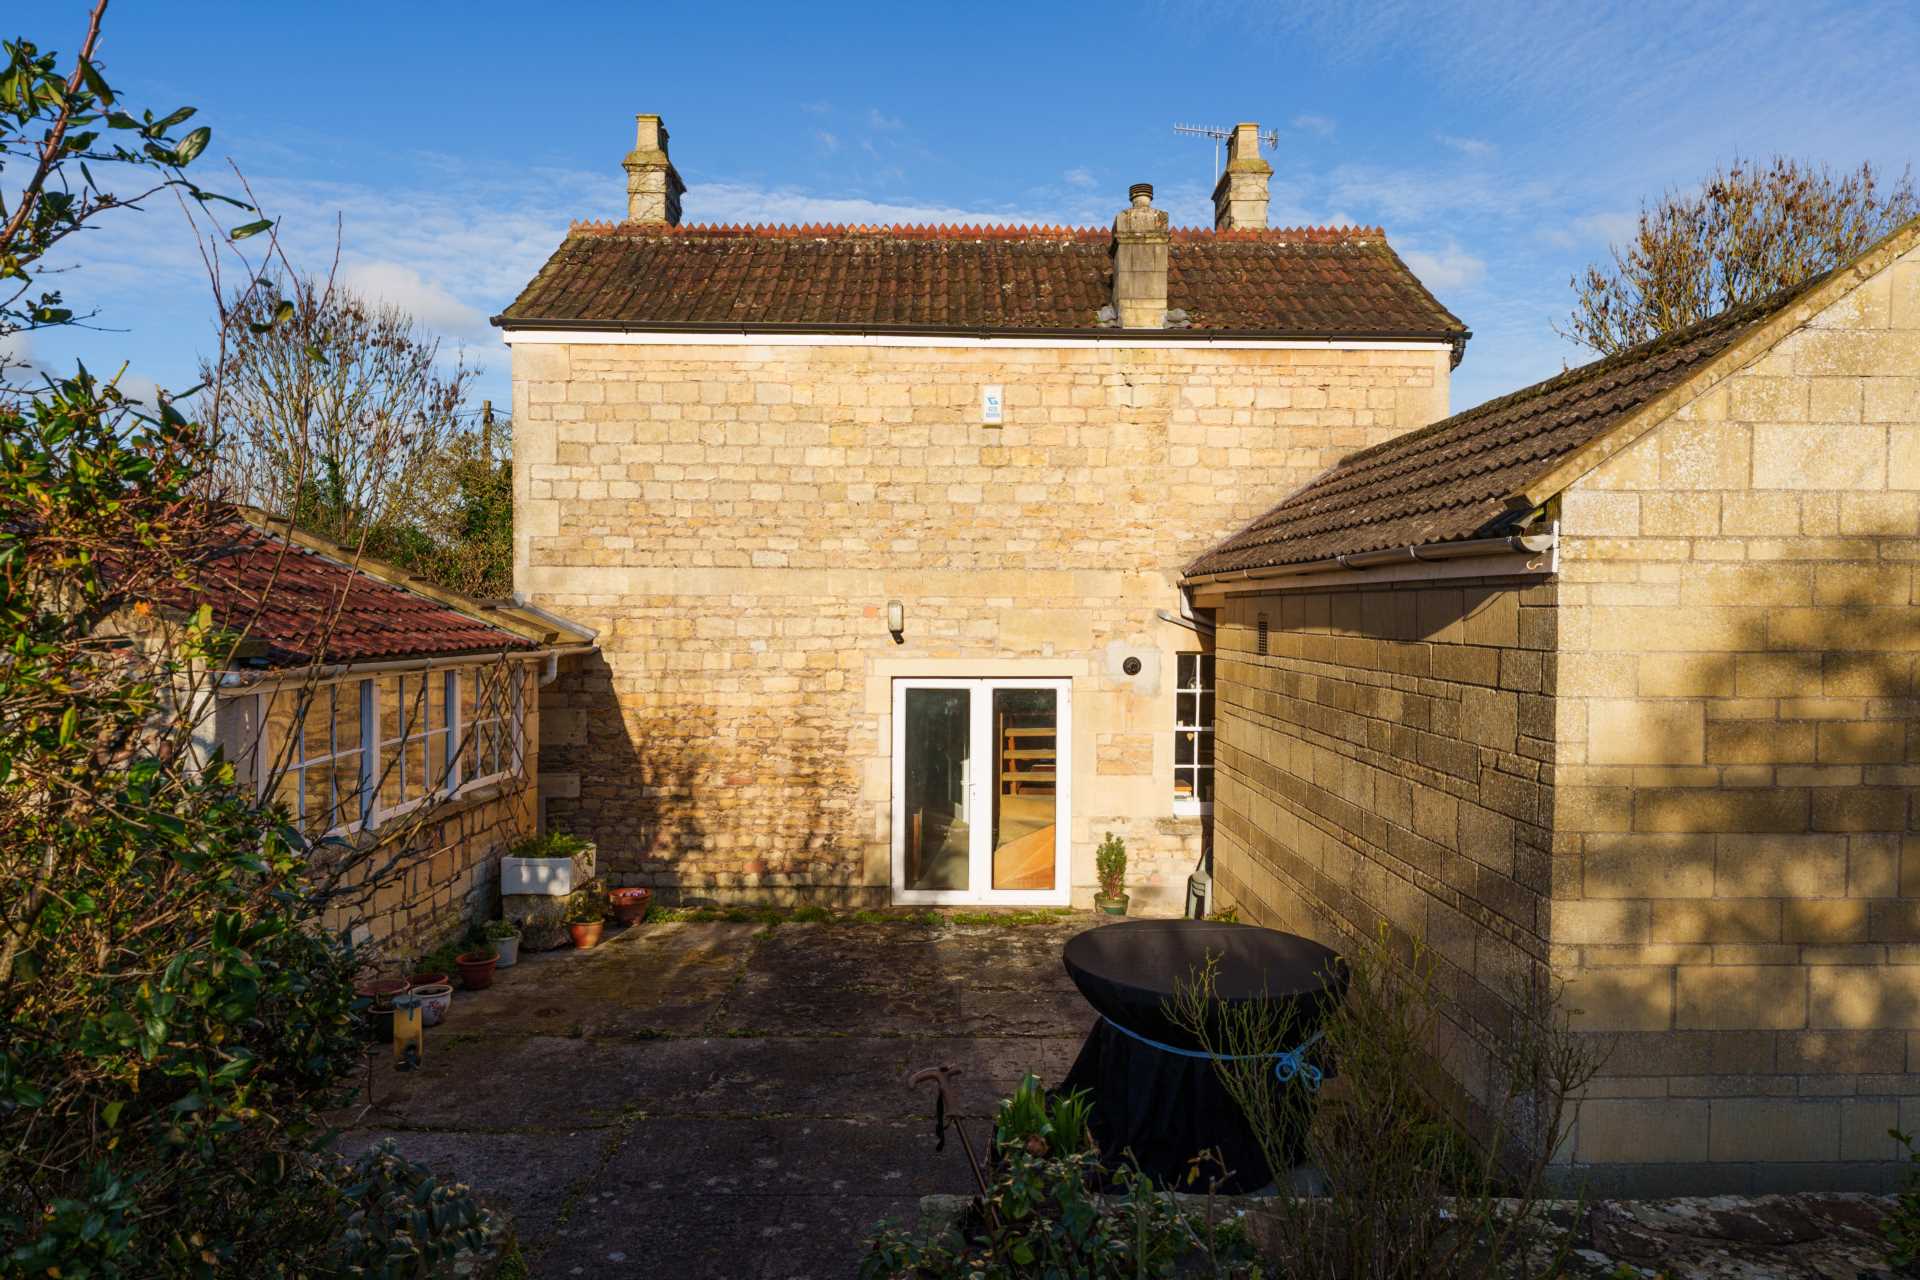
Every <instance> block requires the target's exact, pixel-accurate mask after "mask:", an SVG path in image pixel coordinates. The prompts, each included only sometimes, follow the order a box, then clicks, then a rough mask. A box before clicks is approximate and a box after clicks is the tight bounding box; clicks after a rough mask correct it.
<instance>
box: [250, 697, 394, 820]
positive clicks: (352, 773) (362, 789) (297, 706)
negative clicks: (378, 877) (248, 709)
mask: <svg viewBox="0 0 1920 1280" xmlns="http://www.w3.org/2000/svg"><path fill="white" fill-rule="evenodd" d="M363 683H364V682H362V681H354V682H351V683H343V684H321V685H311V686H305V687H295V688H288V689H276V690H274V691H273V692H271V693H264V694H261V695H260V698H259V700H260V710H259V715H260V721H259V723H260V724H261V726H262V732H261V735H260V747H259V749H260V765H259V767H258V768H257V769H256V772H257V774H258V775H259V777H260V779H261V785H262V787H263V788H264V787H265V785H266V784H267V783H268V782H269V781H270V782H271V783H272V787H273V797H274V798H275V799H277V800H280V801H283V802H284V803H285V804H286V806H287V811H288V812H289V813H290V814H292V816H293V818H294V820H295V821H296V822H298V823H299V825H300V826H301V828H302V829H304V830H306V831H310V832H312V833H314V834H316V835H324V834H327V833H330V832H335V831H340V830H342V829H344V828H347V827H351V826H354V825H357V824H358V823H360V822H361V821H363V820H364V819H365V817H366V796H367V785H366V784H367V779H366V722H367V714H366V713H367V706H366V693H365V690H364V689H362V688H361V685H362V684H363Z"/></svg>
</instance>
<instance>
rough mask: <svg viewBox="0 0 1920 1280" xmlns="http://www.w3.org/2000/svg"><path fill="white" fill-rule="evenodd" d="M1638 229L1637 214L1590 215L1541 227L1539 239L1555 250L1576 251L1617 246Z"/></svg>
mask: <svg viewBox="0 0 1920 1280" xmlns="http://www.w3.org/2000/svg"><path fill="white" fill-rule="evenodd" d="M1639 228H1640V215H1639V214H1637V213H1624V212H1613V213H1590V214H1587V215H1586V216H1585V217H1580V218H1575V219H1574V220H1573V221H1572V222H1570V223H1568V224H1566V225H1565V226H1560V227H1543V228H1541V230H1540V233H1539V234H1540V238H1541V239H1542V240H1545V241H1546V242H1547V243H1548V244H1550V245H1552V246H1554V247H1555V248H1556V249H1579V248H1583V247H1590V246H1592V245H1595V244H1609V245H1613V244H1621V243H1624V242H1625V241H1627V240H1630V239H1632V238H1633V235H1634V233H1635V232H1636V231H1638V230H1639Z"/></svg>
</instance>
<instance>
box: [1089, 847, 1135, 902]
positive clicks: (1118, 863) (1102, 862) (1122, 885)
mask: <svg viewBox="0 0 1920 1280" xmlns="http://www.w3.org/2000/svg"><path fill="white" fill-rule="evenodd" d="M1093 877H1094V879H1096V880H1098V881H1099V882H1100V894H1101V896H1102V897H1106V898H1117V897H1119V896H1120V895H1121V894H1123V893H1125V892H1126V891H1127V842H1126V841H1125V840H1122V839H1121V838H1120V837H1119V836H1116V835H1115V834H1113V832H1111V831H1109V832H1107V838H1106V839H1104V840H1102V841H1101V842H1100V847H1099V848H1098V849H1095V850H1094V851H1093Z"/></svg>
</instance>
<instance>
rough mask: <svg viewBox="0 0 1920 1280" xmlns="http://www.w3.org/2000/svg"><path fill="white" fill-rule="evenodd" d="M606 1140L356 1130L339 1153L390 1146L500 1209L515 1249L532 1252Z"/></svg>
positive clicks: (581, 1188) (587, 1178) (590, 1174)
mask: <svg viewBox="0 0 1920 1280" xmlns="http://www.w3.org/2000/svg"><path fill="white" fill-rule="evenodd" d="M607 1137H608V1135H605V1134H573V1135H570V1134H564V1133H553V1134H547V1133H541V1134H520V1133H508V1134H500V1133H461V1132H458V1131H452V1132H432V1133H424V1132H419V1131H397V1132H396V1131H389V1130H380V1129H361V1130H356V1131H354V1132H353V1133H350V1134H348V1135H347V1136H346V1138H345V1139H343V1140H342V1141H341V1143H340V1144H339V1148H340V1151H341V1153H342V1154H343V1155H346V1156H348V1157H353V1156H357V1155H359V1154H360V1153H361V1152H362V1151H364V1150H366V1149H367V1148H368V1147H370V1146H372V1145H373V1144H374V1143H376V1142H378V1141H380V1140H381V1139H382V1138H392V1139H393V1141H394V1145H395V1146H397V1147H399V1149H400V1154H402V1155H404V1156H405V1157H406V1158H407V1159H409V1160H412V1161H413V1162H414V1163H416V1164H424V1165H426V1166H427V1167H428V1168H431V1169H433V1170H435V1171H436V1172H439V1173H441V1174H444V1175H446V1176H449V1177H453V1178H457V1179H459V1180H460V1181H461V1182H464V1183H467V1184H468V1185H470V1186H472V1187H473V1188H474V1189H475V1190H476V1191H477V1192H479V1194H480V1196H481V1198H482V1199H483V1200H485V1201H486V1202H487V1204H488V1206H489V1207H496V1208H505V1209H506V1211H507V1212H508V1213H510V1214H512V1215H513V1223H514V1229H515V1231H517V1232H518V1234H519V1237H520V1242H521V1246H522V1248H523V1249H535V1250H537V1249H538V1248H540V1247H541V1246H542V1245H544V1243H545V1242H546V1241H547V1240H548V1239H549V1238H551V1236H552V1235H553V1232H554V1228H555V1226H556V1225H557V1224H558V1221H559V1218H560V1214H561V1211H562V1210H563V1209H564V1208H565V1207H566V1205H567V1203H568V1202H569V1201H570V1200H571V1199H573V1198H574V1197H575V1196H577V1195H582V1194H585V1193H586V1192H587V1191H589V1190H591V1186H592V1182H593V1179H594V1174H595V1172H596V1170H598V1168H599V1166H600V1159H601V1148H602V1147H603V1146H604V1144H605V1143H606V1141H607ZM583 1153H584V1156H585V1158H584V1159H583V1158H582V1155H583Z"/></svg>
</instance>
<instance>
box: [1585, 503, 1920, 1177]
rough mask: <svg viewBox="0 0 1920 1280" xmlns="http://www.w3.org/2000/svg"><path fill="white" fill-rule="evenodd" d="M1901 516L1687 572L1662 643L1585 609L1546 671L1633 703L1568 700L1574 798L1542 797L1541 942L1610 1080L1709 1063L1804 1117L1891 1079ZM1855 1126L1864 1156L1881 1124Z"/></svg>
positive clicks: (1907, 970)
mask: <svg viewBox="0 0 1920 1280" xmlns="http://www.w3.org/2000/svg"><path fill="white" fill-rule="evenodd" d="M1868 496H1869V497H1871V498H1876V499H1884V500H1888V501H1900V500H1903V499H1907V498H1911V496H1912V495H1899V494H1884V495H1881V494H1875V495H1868ZM1842 497H1843V500H1844V497H1845V495H1843V496H1842ZM1808 501H1809V502H1811V498H1810V499H1808ZM1906 505H1907V506H1908V508H1909V510H1908V513H1907V514H1906V516H1905V518H1904V519H1900V518H1897V517H1896V518H1894V519H1889V520H1885V521H1875V522H1872V523H1866V522H1862V523H1858V524H1856V525H1855V527H1854V528H1852V529H1850V530H1849V531H1848V533H1847V536H1846V537H1844V538H1842V537H1827V538H1812V537H1803V538H1800V539H1786V540H1782V541H1780V542H1778V543H1775V544H1772V545H1773V546H1774V547H1775V548H1777V551H1778V553H1779V554H1782V555H1789V556H1796V557H1803V558H1794V559H1784V558H1783V559H1770V560H1764V561H1762V560H1753V559H1748V560H1744V561H1734V562H1728V563H1725V564H1704V563H1701V562H1698V561H1695V562H1692V563H1690V564H1688V565H1686V566H1684V569H1683V573H1682V575H1681V579H1680V581H1679V582H1678V583H1677V584H1676V590H1677V593H1678V599H1677V601H1676V602H1674V603H1673V604H1672V605H1671V606H1670V607H1669V608H1668V609H1667V610H1665V611H1663V613H1664V625H1663V624H1662V623H1663V619H1662V617H1661V616H1660V615H1657V614H1656V612H1655V611H1654V610H1652V609H1643V610H1639V612H1641V613H1645V614H1647V615H1648V621H1649V622H1651V623H1652V624H1653V625H1646V626H1641V625H1637V624H1636V622H1635V620H1634V619H1633V618H1631V617H1625V616H1616V617H1614V618H1612V619H1608V618H1607V617H1605V616H1604V615H1605V614H1607V613H1608V612H1609V610H1607V609H1603V608H1601V607H1599V606H1597V605H1596V606H1595V607H1594V609H1593V610H1592V612H1593V614H1594V622H1595V626H1594V631H1593V635H1592V637H1591V643H1590V646H1589V649H1588V651H1587V652H1586V653H1584V654H1570V655H1567V656H1565V657H1563V661H1565V662H1586V663H1589V664H1591V665H1590V666H1589V668H1588V670H1587V672H1586V673H1584V674H1585V675H1586V677H1587V678H1589V679H1591V678H1593V677H1594V673H1595V672H1597V671H1599V670H1601V668H1602V667H1603V666H1605V665H1609V664H1610V665H1612V666H1613V667H1614V669H1615V670H1617V671H1620V672H1622V673H1624V672H1625V670H1626V669H1627V664H1632V665H1633V666H1634V667H1635V669H1636V671H1635V678H1636V680H1637V684H1636V686H1635V688H1634V689H1633V690H1632V696H1630V697H1626V696H1621V697H1609V696H1591V697H1586V698H1584V699H1582V700H1583V701H1584V703H1585V704H1586V705H1585V714H1586V717H1587V720H1586V723H1585V725H1584V730H1585V732H1584V740H1585V743H1586V747H1587V754H1586V758H1585V762H1584V766H1583V767H1582V768H1581V769H1580V770H1578V771H1577V772H1578V773H1579V775H1580V782H1581V784H1582V785H1579V786H1568V787H1565V788H1563V789H1562V790H1561V792H1560V794H1559V795H1558V796H1557V801H1558V802H1559V804H1560V805H1561V807H1562V810H1563V814H1564V817H1563V820H1562V822H1561V823H1560V827H1561V829H1562V830H1563V831H1565V830H1572V831H1577V832H1581V833H1582V834H1581V835H1580V837H1579V838H1580V841H1581V847H1580V849H1579V855H1578V857H1579V862H1578V871H1577V876H1569V877H1567V878H1566V879H1565V881H1564V883H1563V884H1562V887H1561V888H1560V890H1559V891H1558V892H1557V893H1556V902H1555V910H1556V912H1558V913H1561V918H1560V920H1559V921H1557V923H1556V927H1555V929H1554V934H1555V937H1556V941H1560V940H1568V941H1570V942H1572V943H1574V944H1576V945H1577V947H1578V950H1579V953H1580V960H1581V965H1580V967H1581V970H1582V976H1581V981H1580V983H1579V984H1578V988H1577V993H1578V995H1579V997H1580V998H1578V999H1576V1000H1575V1003H1576V1004H1581V1005H1583V1006H1585V1007H1584V1008H1583V1009H1582V1011H1581V1015H1580V1018H1581V1020H1582V1021H1584V1022H1585V1023H1586V1024H1587V1025H1588V1026H1590V1027H1592V1028H1593V1029H1595V1030H1596V1031H1602V1030H1604V1031H1608V1032H1612V1033H1617V1035H1618V1037H1619V1041H1620V1048H1619V1052H1617V1053H1615V1054H1614V1055H1613V1058H1612V1060H1611V1061H1610V1062H1609V1064H1608V1067H1607V1069H1606V1074H1607V1075H1609V1076H1612V1077H1615V1078H1625V1077H1658V1076H1674V1077H1687V1076H1694V1075H1698V1074H1701V1073H1702V1071H1703V1070H1704V1068H1703V1067H1702V1066H1701V1061H1696V1059H1700V1060H1702V1061H1704V1060H1706V1059H1707V1058H1710V1059H1711V1060H1712V1061H1714V1062H1716V1063H1719V1064H1722V1065H1719V1066H1715V1067H1713V1068H1712V1070H1714V1071H1725V1072H1734V1071H1738V1072H1743V1073H1752V1074H1756V1075H1771V1076H1775V1077H1802V1078H1806V1077H1827V1079H1826V1080H1825V1081H1824V1082H1822V1083H1821V1084H1820V1085H1819V1086H1818V1088H1817V1090H1813V1091H1809V1090H1805V1089H1803V1090H1800V1093H1805V1094H1808V1095H1809V1096H1806V1097H1804V1098H1802V1099H1801V1100H1802V1101H1803V1102H1806V1103H1808V1104H1813V1105H1818V1104H1816V1103H1815V1100H1814V1098H1813V1097H1812V1096H1811V1092H1815V1091H1817V1092H1822V1093H1830V1092H1832V1091H1833V1090H1835V1089H1836V1088H1838V1087H1839V1085H1840V1084H1841V1083H1842V1081H1841V1080H1838V1079H1834V1077H1847V1078H1849V1080H1848V1084H1849V1087H1848V1089H1847V1092H1848V1093H1849V1095H1851V1094H1852V1092H1853V1090H1852V1088H1851V1084H1853V1083H1858V1084H1859V1085H1860V1091H1861V1092H1862V1093H1870V1092H1874V1091H1875V1088H1876V1086H1874V1082H1873V1081H1872V1080H1870V1079H1865V1078H1864V1077H1870V1076H1872V1077H1880V1078H1881V1079H1886V1078H1890V1077H1893V1076H1897V1075H1899V1074H1900V1073H1904V1072H1905V1071H1907V1070H1909V1069H1910V1066H1911V1064H1910V1063H1909V1062H1908V1060H1907V1056H1906V1055H1907V1050H1906V1045H1905V1039H1906V1034H1907V1032H1908V1031H1910V1030H1916V1029H1920V967H1912V966H1911V962H1912V961H1914V960H1916V959H1920V955H1916V954H1915V952H1914V949H1913V945H1912V944H1915V943H1920V846H1913V841H1914V833H1915V832H1916V831H1920V812H1917V811H1916V807H1915V801H1914V796H1915V792H1916V783H1920V727H1916V718H1917V716H1916V713H1917V710H1920V703H1917V702H1916V688H1915V684H1914V678H1915V659H1916V654H1920V609H1916V607H1915V596H1914V591H1915V581H1914V573H1913V566H1914V561H1913V560H1912V559H1910V558H1909V557H1911V556H1913V554H1914V553H1915V550H1916V544H1915V541H1914V529H1913V527H1912V523H1913V515H1912V513H1911V505H1912V504H1911V503H1907V504H1906ZM1766 545H1767V544H1755V545H1751V546H1750V548H1749V554H1751V552H1752V550H1754V549H1758V548H1759V547H1764V546H1766ZM1614 612H1616V614H1618V613H1619V611H1614ZM1626 612H1627V613H1631V612H1634V611H1632V610H1628V611H1626ZM1569 674H1571V673H1569ZM1623 692H1624V691H1623ZM1910 846H1912V847H1910ZM1910 854H1912V855H1914V856H1909V855H1910ZM1640 948H1645V949H1646V950H1645V951H1644V953H1642V954H1641V955H1638V956H1636V954H1635V953H1636V951H1637V950H1638V949H1640ZM1663 950H1664V952H1665V953H1675V952H1676V951H1678V952H1679V953H1680V955H1681V958H1680V959H1678V960H1677V961H1676V960H1674V959H1671V958H1670V954H1662V951H1663ZM1703 1055H1705V1057H1703ZM1775 1092H1776V1093H1777V1090H1776V1091H1775ZM1794 1096H1799V1095H1798V1094H1796V1095H1794ZM1701 1105H1702V1106H1705V1105H1706V1103H1705V1101H1704V1100H1703V1101H1702V1103H1701ZM1827 1105H1832V1106H1833V1107H1835V1108H1836V1109H1837V1108H1838V1106H1839V1104H1838V1103H1837V1102H1831V1103H1830V1104H1827ZM1883 1110H1886V1111H1887V1112H1888V1115H1889V1116H1891V1115H1893V1114H1895V1113H1896V1112H1895V1108H1894V1104H1893V1103H1892V1102H1888V1103H1887V1104H1886V1106H1885V1107H1884V1108H1883ZM1912 1118H1913V1117H1912V1116H1911V1115H1902V1116H1901V1120H1902V1122H1903V1123H1907V1122H1911V1120H1912ZM1862 1123H1863V1124H1864V1122H1862ZM1866 1127H1870V1128H1872V1129H1873V1136H1874V1137H1875V1139H1876V1142H1877V1140H1878V1139H1879V1136H1880V1134H1881V1133H1882V1132H1883V1131H1884V1129H1885V1128H1886V1127H1890V1126H1886V1125H1870V1126H1866ZM1833 1128H1834V1132H1835V1133H1836V1134H1837V1133H1838V1131H1839V1124H1838V1121H1837V1119H1836V1122H1835V1124H1834V1126H1833ZM1878 1145H1879V1146H1880V1147H1882V1148H1884V1149H1883V1150H1881V1151H1880V1153H1879V1156H1878V1157H1877V1158H1885V1159H1892V1158H1893V1157H1894V1155H1895V1152H1894V1150H1893V1148H1892V1145H1891V1143H1890V1142H1887V1143H1879V1144H1878ZM1835 1155H1836V1156H1837V1155H1839V1153H1838V1152H1836V1153H1835ZM1864 1155H1865V1147H1861V1148H1860V1149H1859V1150H1858V1151H1856V1152H1855V1153H1854V1154H1853V1155H1852V1156H1851V1157H1850V1158H1856V1159H1857V1158H1863V1157H1864ZM1716 1158H1718V1157H1716ZM1829 1158H1832V1157H1829Z"/></svg>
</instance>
